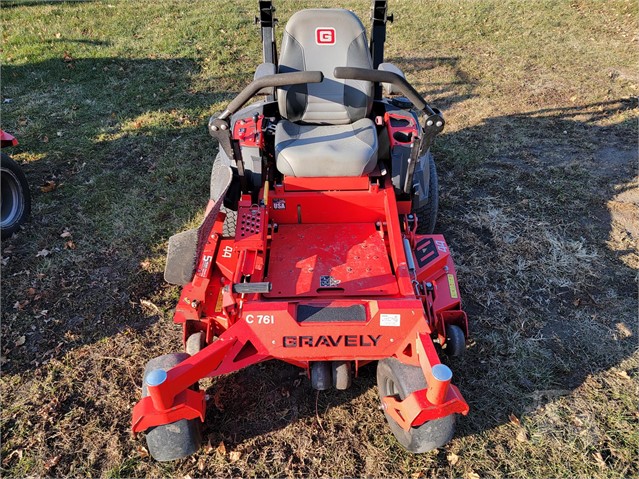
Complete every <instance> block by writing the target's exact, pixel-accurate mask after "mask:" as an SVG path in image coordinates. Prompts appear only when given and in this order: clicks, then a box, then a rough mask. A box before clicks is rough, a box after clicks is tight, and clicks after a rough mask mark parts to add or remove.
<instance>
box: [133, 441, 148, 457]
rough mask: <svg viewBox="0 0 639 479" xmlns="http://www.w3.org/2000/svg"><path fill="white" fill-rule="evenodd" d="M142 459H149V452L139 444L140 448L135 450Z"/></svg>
mask: <svg viewBox="0 0 639 479" xmlns="http://www.w3.org/2000/svg"><path fill="white" fill-rule="evenodd" d="M135 450H136V451H137V452H138V454H139V456H140V457H149V451H147V450H146V447H144V446H143V445H141V444H139V445H138V447H136V448H135Z"/></svg>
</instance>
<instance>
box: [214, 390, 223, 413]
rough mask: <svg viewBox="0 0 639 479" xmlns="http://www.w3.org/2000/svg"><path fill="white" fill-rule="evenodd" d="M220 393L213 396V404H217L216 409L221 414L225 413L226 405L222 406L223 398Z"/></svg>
mask: <svg viewBox="0 0 639 479" xmlns="http://www.w3.org/2000/svg"><path fill="white" fill-rule="evenodd" d="M220 396H221V395H220V392H219V391H218V392H216V393H215V394H214V395H213V404H215V407H216V408H217V409H218V410H219V411H220V412H224V404H222V398H221V397H220Z"/></svg>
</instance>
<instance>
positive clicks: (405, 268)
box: [132, 178, 468, 433]
mask: <svg viewBox="0 0 639 479" xmlns="http://www.w3.org/2000/svg"><path fill="white" fill-rule="evenodd" d="M388 183H389V182H387V184H386V186H381V185H380V183H379V182H378V181H377V180H371V179H370V178H330V179H327V178H285V180H284V182H283V184H281V185H276V186H275V188H274V191H272V192H271V195H272V197H271V198H268V200H267V202H266V204H265V205H260V206H257V205H253V204H252V203H251V201H250V197H248V196H246V197H244V198H243V199H242V200H241V201H240V204H239V208H238V222H237V227H236V235H235V238H222V237H221V235H220V232H221V231H222V229H221V227H222V223H223V220H224V215H223V214H222V213H221V214H220V215H219V216H218V218H217V222H216V225H215V226H214V228H213V231H212V233H211V235H210V236H209V238H208V242H207V244H206V245H205V246H204V249H203V253H202V255H201V257H200V260H199V263H198V268H197V270H196V274H195V276H194V278H193V280H192V281H191V283H189V284H187V285H186V286H185V287H184V289H183V291H182V295H181V298H180V301H179V304H178V306H177V308H176V312H175V316H174V321H175V322H176V323H182V324H183V327H184V339H185V341H186V339H187V338H188V337H189V336H190V335H191V334H193V333H195V332H198V331H204V332H205V333H206V334H205V336H206V343H207V344H208V346H206V347H204V348H203V349H202V350H201V351H200V352H199V353H197V354H195V355H193V356H192V357H190V358H189V359H187V360H185V361H183V362H182V363H180V364H178V365H177V366H175V367H174V368H172V369H170V370H169V371H168V373H167V374H166V377H165V378H164V380H163V381H162V382H160V383H158V384H157V385H155V384H154V385H149V386H148V389H149V396H148V397H146V398H144V399H142V400H141V401H140V402H139V403H138V404H137V405H136V406H135V408H134V410H133V424H132V429H133V432H134V433H137V432H141V431H144V430H145V429H147V428H149V427H153V426H157V425H161V424H168V423H170V422H174V421H176V420H178V419H193V418H196V417H199V418H200V419H202V420H204V414H205V404H204V400H203V393H201V392H196V391H192V390H189V389H188V388H189V386H191V385H192V384H194V383H196V382H197V381H198V380H199V379H201V378H203V377H214V376H218V375H221V374H226V373H230V372H233V371H237V370H239V369H241V368H244V367H247V366H250V365H252V364H256V363H258V362H261V361H265V360H269V359H279V360H282V361H286V362H288V363H291V364H294V365H297V366H300V367H303V368H306V369H308V368H309V367H310V364H311V363H312V362H314V361H338V360H341V361H344V360H347V361H353V362H354V365H355V370H356V371H357V369H358V368H359V367H360V366H362V365H363V364H366V363H368V362H370V361H374V360H378V359H383V358H387V357H396V358H397V359H399V360H400V361H401V362H403V363H405V364H409V365H413V366H420V367H421V368H422V370H423V372H424V375H425V377H426V380H427V384H428V387H427V388H426V389H424V390H420V391H415V392H413V393H412V394H410V395H409V396H408V397H406V398H405V399H404V400H403V401H399V400H398V399H397V398H395V397H390V396H389V397H385V398H384V399H383V405H384V407H385V408H386V410H387V411H388V413H389V415H390V416H391V417H392V418H393V419H394V420H395V421H397V423H398V424H400V425H401V426H402V427H403V428H405V429H408V428H410V427H411V426H419V425H421V424H423V423H424V422H425V421H427V420H432V419H437V418H441V417H444V416H447V415H449V414H452V413H461V414H466V413H467V412H468V405H467V404H466V402H465V401H464V399H463V398H462V396H461V394H460V393H459V391H458V390H457V388H456V387H455V386H453V385H452V384H450V370H449V369H448V368H446V367H445V366H443V365H441V363H440V362H439V358H438V356H437V353H436V350H435V346H434V341H435V342H439V343H440V344H442V345H445V342H446V326H447V325H449V324H454V325H457V326H459V327H461V328H462V330H463V331H464V332H465V333H467V331H468V326H467V319H466V315H465V313H464V312H463V311H462V310H461V302H460V298H459V293H458V291H459V288H458V286H457V280H456V274H455V269H454V265H453V262H452V259H451V257H450V252H449V249H448V246H447V245H446V242H445V240H444V238H443V237H442V236H441V235H417V234H415V229H414V228H413V229H412V230H410V229H406V228H404V231H402V228H401V227H400V222H399V220H398V219H399V215H398V211H397V203H396V200H395V195H394V191H393V188H392V186H391V185H389V184H388ZM329 185H330V187H329ZM327 187H329V188H327ZM329 212H330V214H329ZM415 227H416V225H415ZM407 254H408V255H407ZM215 337H217V338H218V339H217V340H214V339H215ZM442 372H443V373H442Z"/></svg>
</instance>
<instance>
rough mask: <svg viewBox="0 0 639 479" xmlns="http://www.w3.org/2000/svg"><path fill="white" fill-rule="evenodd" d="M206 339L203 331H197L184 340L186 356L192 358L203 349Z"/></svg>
mask: <svg viewBox="0 0 639 479" xmlns="http://www.w3.org/2000/svg"><path fill="white" fill-rule="evenodd" d="M205 339H206V337H205V334H204V331H198V332H197V333H193V334H191V335H190V336H189V337H188V338H186V346H185V349H186V354H188V355H189V356H194V355H196V354H197V353H199V352H200V351H202V348H204V346H205V344H204V341H205Z"/></svg>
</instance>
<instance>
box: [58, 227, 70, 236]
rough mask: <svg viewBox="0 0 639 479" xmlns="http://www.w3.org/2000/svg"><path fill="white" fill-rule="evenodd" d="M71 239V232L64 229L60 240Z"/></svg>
mask: <svg viewBox="0 0 639 479" xmlns="http://www.w3.org/2000/svg"><path fill="white" fill-rule="evenodd" d="M70 237H71V231H69V230H67V229H65V230H64V231H63V232H62V234H61V235H60V238H70Z"/></svg>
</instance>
